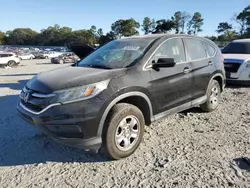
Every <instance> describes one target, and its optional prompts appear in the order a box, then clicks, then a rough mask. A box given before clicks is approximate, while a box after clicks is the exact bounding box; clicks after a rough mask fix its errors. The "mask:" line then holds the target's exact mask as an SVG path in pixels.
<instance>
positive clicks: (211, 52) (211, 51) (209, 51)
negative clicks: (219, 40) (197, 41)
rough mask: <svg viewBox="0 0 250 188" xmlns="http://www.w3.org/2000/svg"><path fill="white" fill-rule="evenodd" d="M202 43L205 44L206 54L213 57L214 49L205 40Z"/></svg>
mask: <svg viewBox="0 0 250 188" xmlns="http://www.w3.org/2000/svg"><path fill="white" fill-rule="evenodd" d="M204 45H205V46H206V49H207V53H208V56H209V57H213V56H214V54H215V52H216V49H215V48H214V47H213V46H211V45H210V44H208V43H206V42H205V43H204Z"/></svg>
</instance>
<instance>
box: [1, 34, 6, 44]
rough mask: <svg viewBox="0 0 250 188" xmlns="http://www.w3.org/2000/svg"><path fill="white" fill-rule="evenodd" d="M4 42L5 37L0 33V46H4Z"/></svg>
mask: <svg viewBox="0 0 250 188" xmlns="http://www.w3.org/2000/svg"><path fill="white" fill-rule="evenodd" d="M5 40H6V35H5V33H3V32H1V31H0V45H2V44H4V43H5Z"/></svg>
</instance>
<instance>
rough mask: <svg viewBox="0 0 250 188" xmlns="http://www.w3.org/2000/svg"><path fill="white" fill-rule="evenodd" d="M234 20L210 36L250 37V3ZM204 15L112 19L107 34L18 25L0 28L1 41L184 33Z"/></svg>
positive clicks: (63, 41) (53, 42) (194, 30)
mask: <svg viewBox="0 0 250 188" xmlns="http://www.w3.org/2000/svg"><path fill="white" fill-rule="evenodd" d="M231 21H232V23H228V22H221V23H219V25H218V28H217V30H216V32H217V33H218V36H210V37H208V38H210V39H211V40H213V41H231V40H234V39H236V38H247V37H250V5H249V6H247V7H246V8H244V9H243V10H242V12H240V13H239V14H236V15H234V16H233V17H232V19H231ZM203 25H204V19H203V17H202V15H201V13H199V12H195V13H194V14H190V13H188V12H181V11H177V12H176V13H175V14H174V15H173V16H172V17H170V18H168V19H160V20H155V19H153V18H150V17H145V18H144V20H143V21H142V23H139V22H137V21H136V20H135V19H133V18H129V19H119V20H117V21H115V22H114V23H112V25H111V30H110V31H109V32H107V33H106V34H104V32H103V30H102V28H97V27H96V26H94V25H93V26H91V28H89V29H81V30H72V28H70V27H60V26H59V25H58V24H56V25H54V26H49V27H48V28H46V29H42V30H41V31H40V32H36V31H34V30H32V29H30V28H16V29H14V30H11V31H7V32H5V33H4V32H0V44H6V45H39V46H64V45H67V44H70V43H72V42H77V43H87V44H90V45H94V44H100V45H103V44H105V43H107V42H109V41H111V40H114V39H118V38H121V37H127V36H132V35H139V31H138V30H139V29H141V30H142V31H143V32H144V34H151V33H152V34H154V33H169V32H171V33H173V32H174V33H176V34H178V33H180V34H191V35H197V34H198V33H200V32H202V31H203V30H202V26H203Z"/></svg>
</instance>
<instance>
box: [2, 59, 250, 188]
mask: <svg viewBox="0 0 250 188" xmlns="http://www.w3.org/2000/svg"><path fill="white" fill-rule="evenodd" d="M61 66H67V65H52V64H50V63H49V62H48V61H47V60H32V61H22V62H21V65H20V66H18V67H17V68H11V69H4V68H0V104H1V108H0V129H1V131H0V185H1V187H3V188H4V187H88V188H91V187H250V144H249V143H250V137H249V135H250V112H249V109H250V103H249V101H250V88H244V87H233V86H230V87H228V88H226V90H225V92H224V94H223V100H222V103H221V105H220V106H219V108H218V109H217V110H216V111H215V112H212V113H202V112H201V111H199V109H192V110H188V111H186V112H183V113H179V114H175V115H172V116H170V117H168V118H166V119H164V120H161V121H157V122H155V123H154V124H152V125H151V126H150V127H147V128H146V132H145V135H144V141H143V143H142V144H141V146H140V147H139V148H138V150H137V151H136V153H135V154H134V155H132V156H131V157H129V158H127V159H124V160H120V161H107V159H106V158H105V157H103V156H101V155H95V154H93V153H89V152H85V151H83V150H80V149H76V148H70V147H65V146H63V145H60V144H57V143H54V142H53V141H51V140H50V139H49V138H48V137H46V136H44V135H41V134H40V133H39V132H38V131H36V130H35V129H34V128H33V127H31V126H29V125H27V124H26V123H25V122H24V121H22V120H21V119H20V118H19V117H18V115H17V113H16V100H17V97H18V94H19V92H20V90H21V89H22V87H23V86H24V84H25V83H26V82H27V80H28V79H30V78H31V77H32V76H33V75H34V74H36V73H38V72H41V71H46V70H50V69H54V68H57V67H61Z"/></svg>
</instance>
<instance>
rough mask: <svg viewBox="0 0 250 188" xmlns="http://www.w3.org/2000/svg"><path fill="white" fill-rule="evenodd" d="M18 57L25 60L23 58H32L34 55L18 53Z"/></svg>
mask: <svg viewBox="0 0 250 188" xmlns="http://www.w3.org/2000/svg"><path fill="white" fill-rule="evenodd" d="M19 58H20V59H21V60H25V59H34V58H35V56H34V55H33V54H21V55H19Z"/></svg>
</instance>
